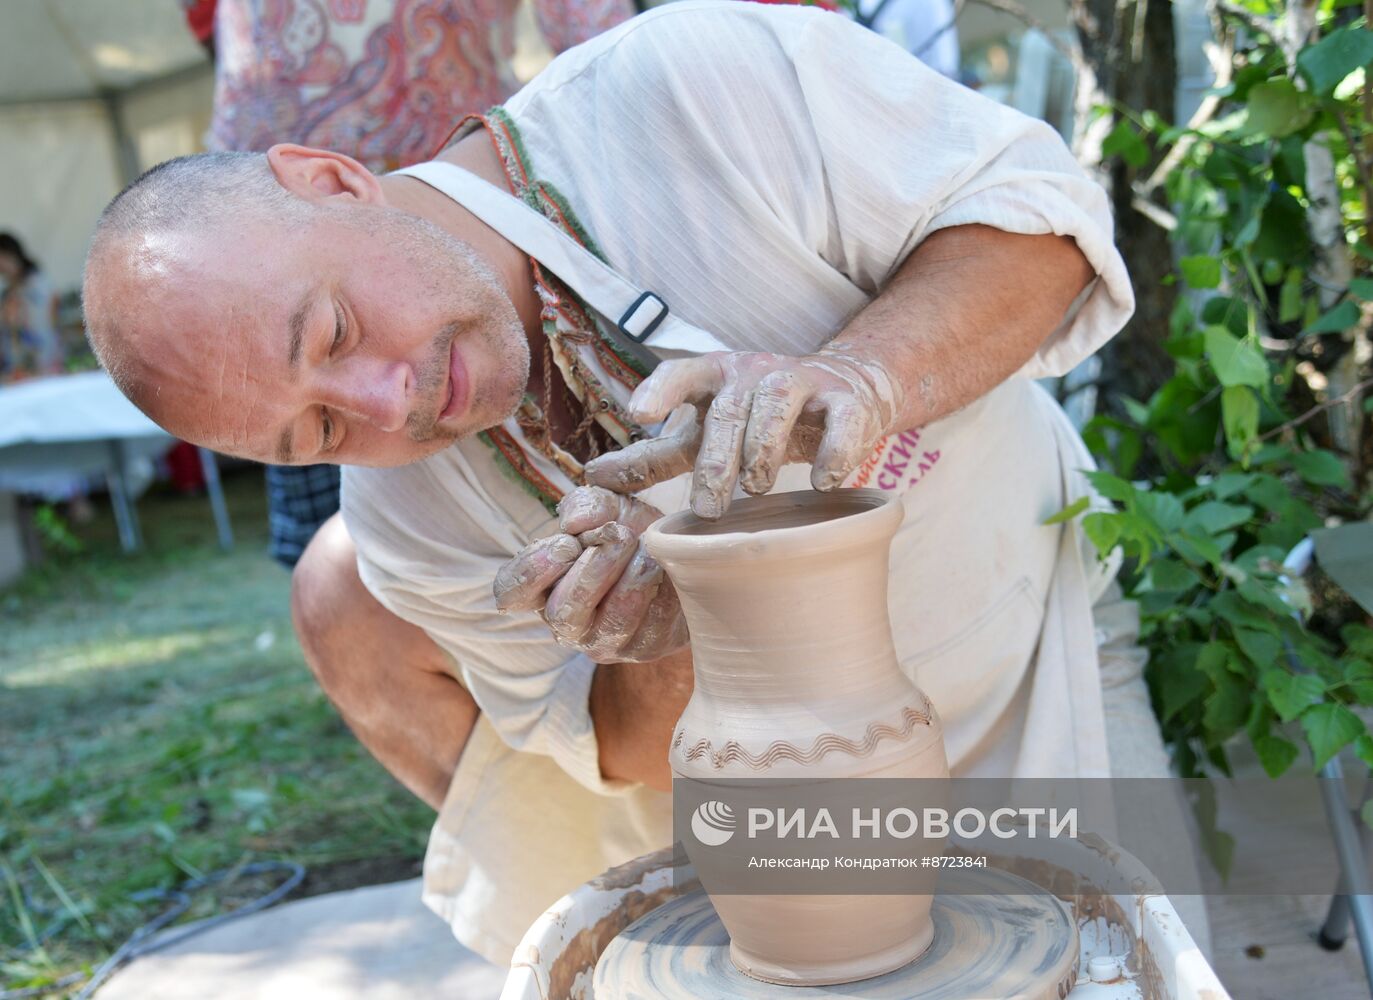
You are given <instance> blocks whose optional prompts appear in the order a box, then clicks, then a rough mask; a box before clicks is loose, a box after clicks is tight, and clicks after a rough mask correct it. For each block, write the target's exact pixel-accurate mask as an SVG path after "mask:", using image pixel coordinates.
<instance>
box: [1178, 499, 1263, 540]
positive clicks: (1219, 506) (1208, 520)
mask: <svg viewBox="0 0 1373 1000" xmlns="http://www.w3.org/2000/svg"><path fill="white" fill-rule="evenodd" d="M1253 516H1254V508H1253V507H1242V506H1240V505H1239V504H1233V503H1220V502H1219V501H1216V500H1208V501H1206V502H1205V503H1203V504H1198V505H1197V506H1195V507H1193V508H1192V509H1191V510H1189V511H1188V512H1187V520H1186V522H1185V523H1186V525H1187V527H1188V528H1195V529H1200V530H1201V531H1204V532H1206V533H1207V534H1210V535H1214V534H1218V533H1219V532H1222V531H1225V530H1226V529H1227V528H1237V527H1239V526H1240V525H1241V524H1244V523H1245V522H1246V521H1248V520H1249V519H1250V518H1251V517H1253Z"/></svg>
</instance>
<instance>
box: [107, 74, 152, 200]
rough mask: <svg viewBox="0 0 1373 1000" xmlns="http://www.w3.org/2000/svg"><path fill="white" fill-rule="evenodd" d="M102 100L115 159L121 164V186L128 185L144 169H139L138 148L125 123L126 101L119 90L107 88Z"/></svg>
mask: <svg viewBox="0 0 1373 1000" xmlns="http://www.w3.org/2000/svg"><path fill="white" fill-rule="evenodd" d="M100 102H101V103H102V104H103V105H104V106H105V118H106V120H107V121H108V122H109V123H110V138H111V139H113V141H114V154H115V161H116V162H117V163H118V164H119V186H120V187H121V188H122V187H126V186H127V185H129V184H132V183H133V182H134V180H135V178H137V177H138V175H139V174H141V173H142V172H143V171H142V170H140V169H139V164H138V150H137V149H136V148H135V147H134V143H133V136H132V135H130V134H129V129H128V126H127V125H125V123H124V101H123V98H122V95H121V94H120V93H119V92H118V91H114V90H106V91H102V92H101V94H100Z"/></svg>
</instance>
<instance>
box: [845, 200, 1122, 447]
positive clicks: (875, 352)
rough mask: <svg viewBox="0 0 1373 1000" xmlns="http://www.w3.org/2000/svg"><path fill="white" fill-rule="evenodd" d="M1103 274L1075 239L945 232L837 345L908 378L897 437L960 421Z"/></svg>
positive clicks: (917, 253)
mask: <svg viewBox="0 0 1373 1000" xmlns="http://www.w3.org/2000/svg"><path fill="white" fill-rule="evenodd" d="M1094 276H1095V272H1094V271H1093V270H1092V266H1091V264H1089V263H1088V261H1087V258H1086V257H1084V256H1083V255H1082V252H1081V251H1080V250H1079V249H1078V247H1077V244H1076V243H1075V242H1074V241H1073V240H1072V239H1070V238H1069V237H1066V236H1053V235H1044V236H1024V235H1021V234H1019V233H1007V232H1002V231H1001V230H999V229H993V228H992V227H990V226H979V225H971V226H955V227H953V228H951V229H943V230H940V231H939V232H937V233H935V234H934V235H932V236H930V237H929V238H928V239H927V240H925V241H924V242H923V243H921V244H920V246H918V247H916V249H915V250H914V251H912V253H911V254H910V256H909V257H907V258H906V260H905V261H904V262H903V263H902V265H901V266H900V267H899V268H898V269H897V271H896V273H895V275H894V276H893V277H892V280H891V282H890V283H889V284H888V285H887V287H886V288H885V289H883V291H882V292H881V293H880V294H879V295H878V296H877V297H876V298H875V299H873V300H872V302H871V303H869V304H868V306H867V307H866V308H864V309H863V311H862V312H860V313H859V314H858V315H857V316H856V317H854V319H853V320H852V321H851V322H850V323H849V324H848V326H846V327H845V328H844V329H843V331H842V332H841V333H840V334H839V335H838V336H837V337H835V338H834V340H833V341H832V342H831V344H830V346H831V347H834V348H842V349H844V350H846V351H849V350H851V351H856V352H861V353H862V354H863V355H865V356H867V357H870V358H872V359H873V360H874V361H875V362H876V363H878V364H880V365H882V366H883V367H885V368H886V370H887V371H888V372H889V373H898V372H899V373H905V375H906V377H905V378H904V379H903V380H902V381H903V385H902V389H903V390H904V392H903V394H902V396H903V404H902V406H901V408H900V410H899V411H898V412H897V413H896V414H894V415H893V417H892V424H893V428H894V429H895V430H898V431H902V430H908V429H910V428H912V427H923V426H925V425H926V424H930V423H933V422H934V421H936V420H939V419H940V418H942V417H946V416H948V415H949V414H951V413H954V412H956V411H958V410H960V409H962V408H963V407H964V406H967V405H968V404H969V403H971V402H973V401H974V400H975V399H978V398H979V397H981V396H983V395H985V394H986V393H987V392H989V391H991V390H992V389H993V388H995V387H996V386H998V385H1000V384H1001V383H1002V382H1003V381H1005V380H1006V379H1007V378H1009V377H1010V376H1011V375H1013V374H1015V372H1017V371H1018V370H1019V369H1020V368H1021V367H1022V366H1023V365H1024V364H1025V363H1026V362H1027V361H1029V360H1030V358H1031V357H1032V356H1033V355H1034V353H1035V351H1037V350H1038V349H1039V347H1040V345H1042V344H1043V343H1044V342H1045V341H1046V340H1047V339H1048V338H1049V335H1050V334H1051V333H1053V332H1054V330H1055V329H1056V328H1057V327H1058V325H1059V323H1060V322H1061V321H1062V320H1063V317H1064V315H1065V314H1066V312H1067V310H1068V307H1069V306H1070V305H1071V304H1072V302H1073V300H1074V299H1076V298H1077V297H1078V295H1080V294H1081V293H1082V291H1083V289H1085V288H1086V287H1087V284H1088V282H1090V281H1091V280H1092V278H1093V277H1094Z"/></svg>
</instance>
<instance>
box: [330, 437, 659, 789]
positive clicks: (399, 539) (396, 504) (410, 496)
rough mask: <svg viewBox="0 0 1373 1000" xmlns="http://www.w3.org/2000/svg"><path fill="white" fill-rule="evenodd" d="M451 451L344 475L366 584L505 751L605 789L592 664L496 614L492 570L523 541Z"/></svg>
mask: <svg viewBox="0 0 1373 1000" xmlns="http://www.w3.org/2000/svg"><path fill="white" fill-rule="evenodd" d="M485 485H489V484H482V483H481V482H479V481H478V480H477V479H476V477H475V476H474V475H472V469H471V468H470V467H469V466H467V465H466V463H465V462H464V461H463V460H462V458H461V456H460V452H459V450H458V449H456V448H450V449H448V450H447V451H446V452H442V453H440V454H439V455H437V456H434V457H433V458H431V459H428V460H426V461H424V462H420V463H417V464H415V465H411V466H406V467H404V468H400V469H356V468H349V469H346V470H345V471H344V477H343V505H342V506H343V518H344V522H345V524H346V525H347V527H348V532H349V534H350V535H351V536H352V539H353V542H354V544H355V545H356V547H357V555H358V572H359V574H360V576H361V578H362V582H363V584H364V585H365V586H366V587H367V589H368V590H369V591H370V592H371V593H372V594H373V596H375V597H376V598H377V600H378V601H380V602H381V604H382V605H383V606H384V607H385V608H386V609H387V610H389V611H390V612H391V613H393V614H395V615H397V616H398V617H400V618H402V619H403V620H405V621H407V622H410V623H411V624H413V625H416V626H418V627H419V628H421V629H423V630H424V631H425V633H426V634H427V635H428V636H429V637H430V638H431V639H432V640H433V641H434V642H435V643H437V644H438V646H439V648H440V649H442V650H443V651H444V652H445V653H446V654H447V655H448V657H449V658H450V659H451V660H452V663H453V665H454V668H455V672H456V674H457V676H458V678H459V679H460V680H461V681H462V684H463V686H464V687H466V688H467V690H468V692H469V693H470V694H471V695H472V698H473V700H474V701H476V703H477V707H478V708H479V709H480V710H481V711H482V712H483V713H485V715H486V717H487V719H488V721H489V722H490V723H491V724H492V726H493V727H494V728H495V729H496V731H497V732H498V733H499V734H500V736H501V738H502V739H503V740H504V741H505V742H506V743H507V744H508V745H509V746H511V747H512V748H514V749H516V750H520V751H524V752H527V753H539V754H545V755H547V756H549V757H551V758H553V760H554V761H555V762H556V763H557V764H558V765H559V766H560V767H562V768H563V770H565V771H566V772H567V773H568V774H570V775H571V776H572V777H573V778H575V779H576V780H577V781H578V782H580V783H581V784H582V785H584V786H586V787H587V788H589V789H591V790H592V791H594V792H598V793H600V794H603V795H613V794H620V793H623V792H626V791H629V790H631V789H632V788H634V787H635V786H634V784H633V783H632V782H625V781H610V780H606V779H604V778H603V777H602V776H601V769H600V762H599V748H598V745H597V742H596V732H595V729H594V727H593V726H592V722H591V715H590V710H589V706H588V698H589V696H590V691H591V679H592V676H593V675H594V673H595V669H596V665H595V664H594V663H593V662H592V661H591V660H589V659H587V658H586V657H585V656H580V655H578V656H572V657H569V656H568V652H567V650H565V649H563V648H561V647H559V646H557V645H556V644H555V643H554V642H553V641H552V639H551V637H550V635H549V632H548V628H547V626H545V625H544V624H543V622H542V621H540V620H539V618H538V617H537V616H536V615H535V614H533V613H532V612H515V613H511V614H507V615H502V614H500V613H498V612H497V611H496V605H495V600H494V598H493V597H492V593H491V582H492V581H493V580H494V579H495V576H496V570H497V569H498V568H499V567H500V565H501V564H502V563H504V562H505V561H506V560H507V559H508V558H509V557H510V556H511V555H513V554H514V553H515V552H516V551H518V550H519V549H520V548H521V547H523V546H524V545H525V544H527V542H528V541H529V535H528V534H527V533H526V532H524V531H523V530H521V529H520V527H519V526H518V525H517V524H516V523H515V521H514V520H513V519H512V517H511V516H510V513H509V512H508V511H507V510H503V509H502V507H501V505H500V503H499V501H497V502H492V501H493V499H494V498H492V497H491V496H490V495H489V494H488V493H487V492H486V489H485Z"/></svg>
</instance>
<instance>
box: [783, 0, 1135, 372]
mask: <svg viewBox="0 0 1373 1000" xmlns="http://www.w3.org/2000/svg"><path fill="white" fill-rule="evenodd" d="M836 36H838V37H836ZM840 38H842V44H840V43H839V40H840ZM791 50H792V63H793V65H794V66H795V73H796V80H797V86H798V87H799V88H800V90H801V92H802V94H803V95H804V100H805V103H806V107H807V110H808V112H809V115H810V122H809V126H810V129H811V130H812V132H813V135H814V140H815V142H816V144H817V147H818V152H819V158H820V160H821V162H822V163H823V165H824V181H823V184H824V191H825V196H826V197H827V199H828V201H829V204H830V205H831V206H832V208H831V214H830V219H829V227H828V230H827V232H826V241H825V244H824V251H825V252H826V254H827V256H828V257H830V258H831V263H832V264H834V266H836V267H838V268H839V269H840V270H842V271H844V272H845V273H846V274H848V275H849V276H850V277H851V278H852V279H853V280H855V281H856V282H857V283H858V284H860V285H862V286H865V287H871V288H874V289H880V288H881V287H882V286H883V284H884V283H885V282H886V280H887V278H888V277H889V276H890V275H891V274H892V272H893V271H895V270H896V268H897V267H899V266H900V264H901V263H902V262H903V261H904V260H905V259H906V256H907V255H908V254H909V253H910V252H911V250H912V249H914V248H915V247H916V246H918V245H919V244H920V243H921V242H922V241H923V240H925V239H927V238H928V237H929V236H931V235H932V234H934V233H936V232H938V231H939V230H941V229H946V228H949V227H951V226H960V225H968V224H974V223H977V224H982V225H986V226H991V227H994V228H996V229H1000V230H1002V231H1004V232H1010V233H1021V234H1025V235H1043V234H1049V233H1053V234H1056V235H1059V236H1070V237H1072V238H1073V240H1075V241H1076V243H1077V246H1078V248H1079V249H1080V250H1081V252H1082V254H1083V255H1084V256H1085V257H1086V258H1087V260H1088V262H1089V263H1090V264H1091V266H1092V268H1093V269H1094V270H1095V271H1096V275H1097V277H1096V279H1095V280H1094V283H1093V286H1092V288H1091V289H1090V291H1089V293H1088V294H1087V295H1086V297H1085V298H1084V299H1081V300H1080V302H1079V304H1078V308H1077V309H1076V310H1075V312H1071V313H1070V314H1069V315H1067V316H1065V318H1064V322H1063V323H1062V325H1061V326H1060V327H1059V329H1058V330H1056V331H1055V332H1054V334H1053V335H1052V336H1051V337H1050V338H1049V339H1048V340H1047V341H1046V342H1045V343H1044V344H1043V345H1042V346H1041V347H1040V349H1039V351H1038V352H1037V353H1036V356H1035V357H1034V358H1032V359H1031V361H1030V362H1029V363H1028V364H1027V365H1026V366H1025V368H1023V369H1022V370H1021V373H1020V374H1022V375H1024V376H1027V377H1033V378H1038V377H1041V376H1046V375H1061V374H1063V373H1065V372H1067V371H1068V370H1069V369H1071V368H1072V367H1073V366H1074V365H1076V364H1077V363H1078V362H1079V361H1081V360H1083V359H1084V358H1086V357H1087V356H1088V355H1090V354H1091V353H1092V352H1093V351H1095V350H1096V349H1097V348H1098V347H1100V346H1101V345H1102V344H1103V343H1104V342H1105V341H1106V340H1108V339H1110V337H1112V336H1113V335H1114V334H1115V333H1116V332H1117V331H1118V330H1119V329H1120V328H1121V326H1123V325H1124V323H1125V321H1126V320H1127V319H1128V318H1129V316H1130V314H1131V312H1133V310H1134V293H1133V291H1132V289H1131V285H1130V279H1129V275H1128V274H1127V272H1126V269H1125V264H1124V262H1123V261H1122V260H1121V258H1120V255H1119V253H1117V251H1116V248H1115V243H1114V239H1113V232H1112V230H1113V222H1112V218H1111V211H1110V204H1109V201H1108V199H1107V196H1106V192H1105V191H1104V190H1103V189H1102V188H1101V186H1100V185H1098V184H1097V183H1095V182H1094V181H1093V180H1092V179H1091V178H1090V177H1088V176H1087V174H1086V173H1085V171H1084V170H1083V169H1082V168H1081V166H1079V164H1078V163H1077V162H1076V161H1075V160H1074V158H1073V156H1072V154H1071V153H1070V152H1069V150H1068V148H1067V147H1066V146H1065V145H1064V143H1063V140H1062V139H1061V138H1060V137H1059V135H1058V133H1057V132H1055V131H1054V130H1053V129H1052V128H1051V127H1050V126H1049V125H1047V124H1046V123H1044V122H1042V121H1039V120H1037V119H1033V118H1030V117H1028V116H1026V115H1024V114H1021V113H1020V112H1018V111H1015V110H1014V109H1012V108H1008V107H1005V106H1003V105H1000V104H997V103H996V102H994V101H991V100H989V99H987V98H985V97H983V96H982V95H980V94H977V93H975V92H974V91H972V90H969V89H968V88H967V87H964V86H962V85H961V84H958V83H955V82H953V81H951V80H948V79H946V78H944V77H943V76H941V75H940V74H938V73H936V72H934V71H933V70H931V69H930V68H929V67H927V66H925V65H924V64H923V63H921V62H920V61H919V60H918V59H915V58H913V57H911V56H909V55H908V54H907V53H906V52H904V51H903V50H901V49H900V48H898V47H897V46H895V45H893V44H892V43H890V42H888V41H887V40H886V39H883V38H880V37H878V36H876V35H874V34H873V33H872V32H866V31H863V30H861V29H859V28H857V27H856V26H854V25H851V24H847V23H844V22H842V20H841V19H839V18H832V17H826V16H824V15H817V16H812V17H811V18H810V24H809V25H808V26H807V27H806V28H805V29H804V30H802V31H800V32H798V33H797V35H796V40H795V42H794V43H793V45H792V47H791Z"/></svg>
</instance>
